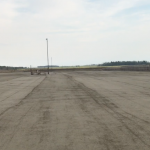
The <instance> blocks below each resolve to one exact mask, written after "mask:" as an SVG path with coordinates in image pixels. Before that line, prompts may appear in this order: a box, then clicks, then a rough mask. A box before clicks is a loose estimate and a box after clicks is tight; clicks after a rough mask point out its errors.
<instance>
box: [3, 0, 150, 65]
mask: <svg viewBox="0 0 150 150" xmlns="http://www.w3.org/2000/svg"><path fill="white" fill-rule="evenodd" d="M46 38H48V51H49V63H50V64H51V62H52V65H60V66H72V65H88V64H101V63H104V62H110V61H132V60H134V61H140V60H147V61H150V0H0V66H3V65H5V66H24V67H29V66H30V65H31V66H34V67H35V66H42V65H47V43H46V42H47V41H46ZM51 60H52V61H51Z"/></svg>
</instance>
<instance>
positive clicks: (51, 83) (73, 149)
mask: <svg viewBox="0 0 150 150" xmlns="http://www.w3.org/2000/svg"><path fill="white" fill-rule="evenodd" d="M11 75H12V74H11ZM11 75H10V74H9V75H8V77H7V74H5V75H4V74H3V75H2V74H1V75H0V78H1V80H0V150H149V149H150V73H144V72H100V71H95V72H90V71H88V72H64V73H51V74H50V75H48V76H46V77H45V76H44V75H43V76H42V75H41V76H29V75H27V74H24V75H23V74H19V75H16V76H15V74H13V75H12V76H13V77H10V76H11Z"/></svg>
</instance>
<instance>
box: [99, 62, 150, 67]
mask: <svg viewBox="0 0 150 150" xmlns="http://www.w3.org/2000/svg"><path fill="white" fill-rule="evenodd" d="M123 65H128V66H129V65H150V63H149V62H148V61H111V62H105V63H103V64H99V65H98V66H123Z"/></svg>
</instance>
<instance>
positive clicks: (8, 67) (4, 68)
mask: <svg viewBox="0 0 150 150" xmlns="http://www.w3.org/2000/svg"><path fill="white" fill-rule="evenodd" d="M26 68H27V67H11V66H0V70H17V69H26Z"/></svg>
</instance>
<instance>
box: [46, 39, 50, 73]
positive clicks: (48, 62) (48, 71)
mask: <svg viewBox="0 0 150 150" xmlns="http://www.w3.org/2000/svg"><path fill="white" fill-rule="evenodd" d="M46 41H47V64H48V74H49V58H48V39H46Z"/></svg>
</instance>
